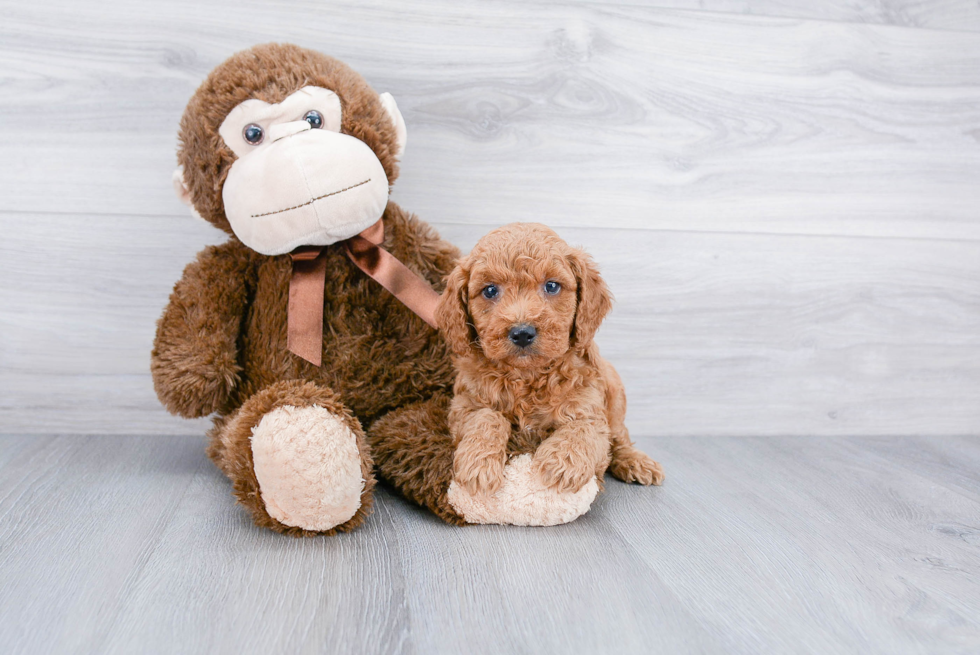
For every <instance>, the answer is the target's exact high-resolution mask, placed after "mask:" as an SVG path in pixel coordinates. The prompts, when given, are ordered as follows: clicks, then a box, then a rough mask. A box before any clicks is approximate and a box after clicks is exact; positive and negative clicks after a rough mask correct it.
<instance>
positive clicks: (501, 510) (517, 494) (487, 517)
mask: <svg viewBox="0 0 980 655" xmlns="http://www.w3.org/2000/svg"><path fill="white" fill-rule="evenodd" d="M598 493H599V484H598V482H597V481H596V479H595V478H592V479H591V480H590V481H589V483H588V484H586V485H585V486H584V487H582V488H581V489H579V490H578V491H576V492H575V493H559V492H557V491H554V490H552V489H549V488H547V487H545V486H544V485H543V484H542V482H541V480H540V479H539V477H538V475H537V474H536V473H535V472H534V470H533V469H532V467H531V455H529V454H525V455H519V456H517V457H515V458H514V459H512V460H510V461H509V462H508V463H507V466H506V467H505V468H504V484H503V486H502V487H501V488H500V489H499V490H497V493H495V494H494V495H492V496H485V497H477V496H472V495H470V493H469V492H468V491H466V490H465V489H464V488H463V487H461V486H460V485H457V484H456V482H455V481H454V482H452V483H450V485H449V494H448V498H449V504H450V505H452V507H453V509H454V510H456V512H457V513H459V515H460V516H462V517H463V518H464V519H466V521H467V522H469V523H497V524H504V525H525V526H530V525H537V526H543V525H560V524H562V523H569V522H571V521H574V520H575V519H577V518H578V517H580V516H582V515H583V514H585V513H586V512H587V511H588V510H589V507H591V506H592V501H593V500H595V497H596V494H598Z"/></svg>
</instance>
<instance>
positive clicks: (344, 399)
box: [151, 44, 459, 535]
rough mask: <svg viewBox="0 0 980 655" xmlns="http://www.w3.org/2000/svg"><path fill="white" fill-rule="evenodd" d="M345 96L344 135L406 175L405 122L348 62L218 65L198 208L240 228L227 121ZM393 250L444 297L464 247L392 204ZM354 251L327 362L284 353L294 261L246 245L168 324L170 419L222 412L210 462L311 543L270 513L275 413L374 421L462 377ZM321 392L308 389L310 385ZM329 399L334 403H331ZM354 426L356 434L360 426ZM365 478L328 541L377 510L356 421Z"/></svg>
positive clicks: (191, 163)
mask: <svg viewBox="0 0 980 655" xmlns="http://www.w3.org/2000/svg"><path fill="white" fill-rule="evenodd" d="M310 84H313V85H318V86H323V87H325V88H329V89H332V90H334V91H335V92H336V93H337V94H338V95H339V96H340V99H341V104H342V107H343V123H342V131H343V132H344V133H346V134H350V135H352V136H355V137H357V138H359V139H361V140H362V141H364V142H365V143H366V144H367V145H368V146H370V147H371V148H372V150H373V151H374V152H375V154H376V155H377V156H378V158H379V159H380V161H381V163H382V165H383V166H384V168H385V171H386V172H387V174H388V180H389V182H393V181H394V180H395V177H396V176H397V164H396V161H395V159H394V157H393V154H392V153H393V152H395V148H396V147H397V141H396V135H395V131H394V127H393V126H392V124H391V121H390V119H389V118H388V115H387V114H386V112H385V111H384V109H383V107H382V106H381V103H380V100H379V99H378V96H377V94H376V93H375V92H374V91H372V90H371V89H370V87H369V86H368V85H367V84H366V83H365V82H364V80H363V79H361V78H360V76H358V75H357V74H356V73H354V72H353V71H352V70H351V69H349V68H348V67H347V66H346V65H344V64H342V63H341V62H338V61H336V60H333V59H331V58H329V57H326V56H324V55H321V54H319V53H315V52H311V51H308V50H303V49H300V48H297V47H295V46H284V45H275V44H273V45H266V46H259V47H256V48H253V49H251V50H247V51H245V52H242V53H239V54H237V55H235V56H233V57H232V58H231V59H229V60H228V61H226V62H225V63H224V64H222V65H220V66H218V67H217V68H216V69H215V70H214V71H213V72H212V73H211V74H210V75H209V76H208V78H207V80H205V82H204V83H203V84H202V85H201V87H200V88H199V89H198V91H197V93H195V95H194V97H193V98H192V99H191V101H190V103H189V104H188V107H187V110H186V112H185V114H184V118H183V120H182V121H181V132H180V144H181V145H180V150H179V152H178V159H179V161H180V163H181V164H182V165H183V166H184V175H185V181H186V182H187V184H188V186H189V188H190V191H191V197H192V199H193V202H194V205H195V207H196V209H197V210H198V211H199V213H200V214H201V215H202V216H203V217H204V218H205V219H207V220H209V221H210V222H211V223H213V224H214V225H215V226H217V227H219V228H221V229H224V230H226V231H229V232H230V227H229V224H228V221H227V219H226V217H225V214H224V207H223V204H222V197H221V189H222V185H223V183H224V180H225V176H226V175H227V173H228V169H229V168H230V166H231V164H232V163H233V162H234V159H235V156H234V154H233V153H232V152H231V150H229V149H228V148H227V147H226V146H225V145H224V142H223V141H222V140H221V138H220V136H219V135H218V127H219V126H220V124H221V122H222V121H223V120H224V117H225V115H226V114H227V113H228V112H229V111H230V110H231V109H232V108H233V107H235V106H236V105H237V104H239V103H240V102H242V101H243V100H246V99H248V98H259V99H261V100H264V101H266V102H270V103H275V102H279V101H281V100H282V99H284V98H285V97H287V96H288V95H289V94H291V93H293V92H294V91H296V90H298V89H299V88H301V87H303V86H306V85H310ZM383 218H384V225H385V242H384V247H385V248H387V249H388V250H389V251H390V252H392V254H394V255H395V257H397V258H398V259H400V260H401V261H402V262H404V263H405V264H406V265H407V266H408V267H409V268H411V269H412V270H414V271H416V272H417V273H419V274H421V275H422V276H423V277H425V278H426V279H428V280H429V282H430V283H432V284H433V286H435V287H436V288H437V289H441V288H442V280H443V278H444V277H445V275H446V274H447V273H448V272H449V271H450V270H451V268H452V266H453V264H454V262H455V260H456V259H457V257H458V256H459V251H458V250H457V249H456V248H455V247H454V246H452V245H451V244H449V243H447V242H445V241H442V240H441V239H440V238H439V236H438V235H437V234H436V233H435V231H433V230H432V229H431V228H430V227H429V226H427V225H426V224H425V223H423V222H421V221H420V220H418V219H417V218H416V217H415V216H412V215H410V214H408V213H407V212H405V211H403V210H402V209H400V208H399V207H398V206H397V205H395V204H394V203H388V206H387V209H386V210H385V213H384V217H383ZM343 248H344V246H343V245H342V244H335V245H332V246H328V247H327V248H326V257H327V276H326V285H325V293H324V307H323V315H324V330H323V365H322V366H320V367H319V368H318V367H314V366H313V365H311V364H309V363H308V362H306V361H304V360H302V359H300V358H299V357H297V356H295V355H293V354H292V353H290V352H289V351H288V350H287V348H286V307H287V297H288V289H289V279H290V273H291V270H292V265H291V261H290V258H289V256H288V255H283V256H275V257H269V256H265V255H260V254H258V253H256V252H255V251H252V250H250V249H249V248H247V247H245V246H244V245H242V243H241V242H239V241H238V239H236V238H235V237H234V236H232V237H231V238H230V239H229V241H228V242H227V243H225V244H223V245H220V246H216V247H211V248H207V249H205V250H204V251H203V252H202V253H201V254H200V255H199V256H198V258H197V261H196V262H193V263H192V264H190V265H189V266H188V267H187V268H186V269H185V270H184V274H183V277H182V278H181V279H180V281H178V282H177V284H176V285H175V287H174V291H173V294H172V295H171V297H170V302H169V304H168V306H167V308H166V309H165V310H164V312H163V315H162V316H161V318H160V320H159V322H158V325H157V335H156V340H155V343H154V348H153V353H152V361H151V370H152V373H153V383H154V388H155V389H156V391H157V394H158V396H159V397H160V399H161V401H162V402H163V403H164V405H165V406H166V407H167V409H168V410H170V411H171V412H173V413H175V414H179V415H181V416H186V417H196V416H205V415H208V414H211V413H217V414H218V417H217V418H216V420H215V427H214V429H212V430H211V432H210V437H211V440H212V443H211V447H210V448H209V454H210V455H211V456H212V457H213V458H214V460H215V461H216V462H217V464H218V465H219V466H220V467H221V469H222V470H223V471H224V472H225V473H226V474H227V475H228V477H229V478H230V479H231V481H232V484H233V487H234V489H235V494H236V495H237V496H238V498H239V500H240V501H241V502H242V503H243V504H244V505H245V506H246V507H248V509H249V511H251V512H252V515H253V517H254V518H255V520H256V523H258V524H259V525H262V526H265V527H269V528H272V529H274V530H277V531H279V532H284V533H287V534H296V535H300V534H308V533H307V532H305V531H303V530H300V529H298V528H291V527H289V526H285V525H282V524H280V523H278V522H277V521H275V519H272V518H271V517H270V516H269V515H268V513H267V512H266V511H265V508H264V507H263V506H262V501H261V497H260V496H259V495H258V493H257V482H256V481H255V474H254V471H253V469H252V455H251V450H250V445H249V441H248V436H249V434H250V430H251V428H252V427H255V425H257V423H258V421H259V420H260V419H261V416H262V414H263V413H264V412H267V411H270V410H271V409H274V408H275V407H278V406H281V405H283V404H293V405H298V406H304V405H308V404H311V403H313V402H316V403H317V404H320V405H321V406H325V407H327V408H328V409H332V410H334V411H335V412H337V413H338V414H339V415H340V416H343V417H345V420H348V419H349V420H350V421H354V419H353V417H357V418H358V419H359V420H360V424H363V425H371V423H372V422H374V421H375V420H377V419H378V418H380V417H382V416H384V415H385V414H386V413H388V412H390V411H392V410H393V409H395V408H399V407H403V406H406V405H410V404H412V403H417V402H419V401H424V400H427V399H429V398H431V397H432V396H433V395H434V394H437V393H440V392H443V393H444V392H447V391H448V390H449V388H450V387H451V384H452V380H453V377H454V373H453V369H452V365H451V362H450V359H449V353H448V350H447V347H446V344H445V343H444V341H443V340H442V339H441V338H440V337H439V335H438V333H437V332H436V331H434V330H433V329H432V328H430V327H429V326H428V325H426V324H425V323H424V322H423V321H422V320H421V319H420V318H418V317H417V316H416V315H415V314H413V313H412V312H411V311H409V310H408V309H407V308H406V307H405V306H404V305H402V304H401V303H400V302H399V301H398V300H396V299H395V298H394V297H393V296H392V295H391V294H390V293H388V292H387V291H385V290H384V289H383V288H382V287H381V286H380V285H379V284H378V283H377V282H375V281H374V280H372V279H370V278H368V277H367V276H366V275H364V273H362V272H361V271H360V269H358V268H357V267H356V266H354V265H353V264H352V263H351V262H350V260H349V259H348V258H347V256H346V255H345V253H344V250H343ZM307 383H309V384H307ZM323 403H327V404H326V405H324V404H323ZM352 429H353V428H352ZM355 433H356V434H358V435H361V436H359V441H358V448H359V450H360V452H361V455H362V468H363V467H366V468H364V470H365V471H368V473H366V474H365V480H366V485H365V492H364V493H365V495H364V504H363V505H362V508H361V509H360V510H358V514H357V515H356V516H355V517H354V518H353V519H351V520H350V521H349V522H347V523H345V524H344V525H343V526H339V527H338V528H335V529H334V530H331V531H329V532H331V533H332V532H334V531H336V530H346V529H350V528H352V527H354V526H355V525H357V524H359V523H360V522H361V521H363V518H364V515H366V513H367V511H368V510H369V509H370V490H371V487H372V486H373V479H372V478H371V477H370V473H369V470H370V462H371V456H370V452H369V448H368V446H367V444H366V443H365V442H364V439H363V433H362V432H361V429H360V425H358V427H357V429H356V430H355Z"/></svg>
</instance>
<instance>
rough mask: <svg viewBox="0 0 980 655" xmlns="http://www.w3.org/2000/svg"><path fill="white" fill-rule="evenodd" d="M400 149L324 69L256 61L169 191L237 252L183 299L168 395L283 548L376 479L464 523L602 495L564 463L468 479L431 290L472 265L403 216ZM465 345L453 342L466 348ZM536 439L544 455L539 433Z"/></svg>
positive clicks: (201, 105) (514, 463) (239, 74)
mask: <svg viewBox="0 0 980 655" xmlns="http://www.w3.org/2000/svg"><path fill="white" fill-rule="evenodd" d="M405 139H406V133H405V124H404V121H403V120H402V117H401V114H400V113H399V111H398V108H397V106H396V104H395V101H394V100H393V99H392V98H391V96H390V95H388V94H382V95H378V94H377V93H375V92H374V91H373V90H371V88H370V87H369V86H368V85H367V84H366V83H365V81H364V80H363V79H362V78H361V77H360V76H359V75H357V74H356V73H355V72H354V71H352V70H351V69H350V68H349V67H347V66H346V65H344V64H343V63H341V62H339V61H336V60H334V59H331V58H330V57H327V56H325V55H322V54H320V53H317V52H313V51H310V50H305V49H302V48H298V47H296V46H290V45H277V44H269V45H263V46H257V47H255V48H252V49H250V50H246V51H244V52H240V53H238V54H236V55H234V56H232V57H231V58H230V59H228V60H227V61H225V62H224V63H222V64H221V65H219V66H218V67H217V68H216V69H215V70H214V71H212V72H211V74H210V75H209V76H208V78H207V79H206V80H205V81H204V83H203V84H202V85H201V87H200V88H199V89H198V90H197V92H196V93H195V94H194V96H193V97H192V98H191V100H190V102H189V104H188V106H187V109H186V110H185V112H184V116H183V118H182V120H181V125H180V144H179V148H178V162H179V167H178V168H177V171H176V172H175V174H174V184H175V188H176V190H177V193H178V195H179V196H180V197H181V198H182V199H183V200H184V201H185V202H186V203H187V204H189V205H190V206H191V207H192V210H193V213H195V214H196V215H198V216H199V217H201V218H202V219H204V220H206V221H207V222H209V223H211V224H212V225H214V226H215V227H217V228H219V229H221V230H224V231H225V232H227V233H228V234H229V235H230V238H229V240H228V241H227V242H226V243H224V244H223V245H220V246H216V247H210V248H207V249H205V250H204V251H203V252H201V253H200V254H199V255H198V257H197V261H195V262H193V263H191V264H190V265H189V266H187V268H186V269H185V270H184V274H183V277H182V278H181V279H180V280H179V281H178V282H177V284H176V285H175V287H174V291H173V293H172V295H171V297H170V301H169V304H168V305H167V307H166V309H165V310H164V312H163V315H162V317H161V318H160V320H159V322H158V325H157V334H156V339H155V342H154V348H153V353H152V359H151V370H152V374H153V382H154V387H155V389H156V392H157V394H158V396H159V398H160V400H161V401H162V402H163V404H164V405H165V406H166V407H167V409H168V410H169V411H171V412H173V413H175V414H178V415H180V416H185V417H200V416H208V415H214V417H215V418H214V424H213V427H212V428H211V430H210V431H209V433H208V438H209V445H208V455H209V456H210V457H211V458H212V459H213V460H214V462H215V463H216V464H217V465H218V467H219V468H220V469H221V470H222V471H223V472H224V473H225V474H226V475H227V476H228V478H229V479H230V480H231V483H232V488H233V492H234V495H235V496H236V497H237V499H238V501H239V502H240V503H241V504H242V505H243V506H244V507H245V508H247V509H248V511H249V512H250V513H251V515H252V518H253V520H254V521H255V523H256V524H258V525H260V526H264V527H267V528H270V529H273V530H276V531H278V532H282V533H286V534H290V535H295V536H300V535H314V534H333V533H336V532H339V531H348V530H351V529H353V528H355V527H356V526H358V525H360V524H361V523H363V521H364V520H365V518H366V516H367V515H368V513H369V511H370V509H371V505H372V495H371V494H372V489H373V487H374V485H375V479H374V471H375V465H377V467H376V470H377V472H378V473H380V475H381V477H383V478H384V479H386V480H388V481H389V482H391V483H392V484H393V485H394V487H395V488H396V489H397V490H398V491H399V492H401V493H402V494H403V495H405V496H406V497H407V498H409V499H410V500H413V501H415V502H417V503H419V504H422V505H424V506H426V507H429V508H431V509H432V510H433V511H435V512H436V513H437V514H438V515H439V516H441V517H442V518H444V519H445V520H447V521H449V522H452V523H458V524H462V523H478V522H510V523H521V524H528V525H531V524H535V525H542V524H551V523H560V522H564V521H567V520H571V519H573V518H575V517H576V516H578V515H580V514H581V513H582V512H583V511H585V509H587V508H588V505H589V503H591V501H592V499H593V498H594V497H595V494H596V492H597V490H598V487H599V485H601V478H602V476H601V470H600V469H601V468H603V467H601V466H599V463H596V466H595V469H594V474H595V475H593V476H583V475H582V471H581V467H579V466H576V467H575V470H574V471H571V470H569V471H568V472H567V473H562V472H561V471H560V470H559V469H560V468H561V467H560V463H559V462H558V461H557V460H554V461H552V462H551V463H552V464H555V466H550V467H545V468H541V467H540V466H538V467H537V468H535V467H533V466H532V465H531V464H532V463H533V462H532V461H531V460H530V458H528V457H525V458H524V459H521V458H520V457H518V458H516V459H513V460H511V462H510V463H508V464H507V466H506V467H504V466H503V462H502V461H501V458H500V456H499V452H498V453H495V454H494V455H493V457H495V458H496V459H491V460H490V461H489V462H488V469H487V470H488V471H489V473H488V474H487V473H485V474H482V475H481V474H479V473H477V474H476V476H475V477H474V474H473V471H474V470H476V469H474V468H473V467H472V466H470V467H460V466H456V468H455V469H454V460H455V459H456V458H457V449H456V443H455V441H454V438H453V437H452V435H451V434H450V431H449V405H450V402H451V389H452V385H453V380H454V377H455V372H454V370H453V366H452V363H451V361H450V351H449V348H448V346H447V343H446V341H445V340H444V339H443V338H441V337H440V335H439V333H438V332H436V330H435V329H434V328H433V327H432V326H433V325H434V324H435V323H436V319H435V318H434V316H433V312H434V311H435V308H436V303H437V302H438V300H439V299H438V296H437V295H436V292H435V291H433V289H441V288H443V285H444V280H445V278H446V276H447V275H448V274H449V273H450V271H451V270H452V268H453V266H454V264H455V262H456V260H457V259H458V257H459V252H458V250H457V249H456V248H455V247H454V246H452V245H451V244H449V243H446V242H445V241H442V240H441V239H440V238H439V236H438V235H437V234H436V233H435V231H434V230H432V229H431V228H430V227H429V226H427V225H426V224H425V223H423V222H421V221H420V220H418V219H417V218H416V217H415V216H413V215H411V214H408V213H407V212H405V211H403V210H402V209H401V208H399V207H398V206H397V205H395V204H394V203H392V202H389V200H388V192H389V188H390V186H391V184H393V183H394V181H395V178H396V177H397V174H398V166H397V161H398V159H399V157H400V155H401V153H402V151H403V149H404V147H405ZM467 261H470V262H472V261H473V259H472V258H471V259H469V260H467ZM457 278H458V275H457ZM454 279H456V278H454ZM573 286H574V285H573ZM459 293H460V288H459V286H458V284H457V285H456V286H454V287H453V289H452V294H453V297H454V298H455V297H456V296H458V295H459ZM409 307H411V309H409ZM447 315H448V314H447ZM576 329H578V328H576ZM459 334H460V329H459V326H458V325H447V335H448V336H449V337H450V339H451V341H453V343H454V347H455V348H457V349H460V347H461V345H460V342H459ZM588 341H589V339H587V338H585V337H584V336H583V337H578V341H576V343H579V344H585V343H586V342H588ZM365 428H367V429H366V430H365ZM542 434H543V433H542ZM525 436H526V437H527V440H526V443H524V446H523V450H522V452H528V453H530V452H531V451H532V450H533V445H536V442H537V440H540V436H541V435H539V434H537V433H536V434H535V435H525ZM522 438H523V437H522ZM545 443H547V442H545ZM466 448H469V450H467V451H465V452H469V453H470V457H471V459H472V457H473V456H475V455H477V454H478V452H477V451H476V450H475V449H473V448H471V447H466ZM372 453H374V455H375V456H374V458H372ZM616 462H617V460H616V458H615V453H614V458H613V471H614V472H615V471H616V470H617V469H616V468H615V467H616ZM471 464H473V465H474V466H475V463H474V462H472V461H471ZM576 464H578V462H576ZM454 470H456V471H463V472H464V473H465V475H466V477H465V479H463V480H461V481H460V484H458V485H456V484H454V483H453V474H454ZM542 472H545V473H546V476H545V477H542V475H541V473H542ZM585 477H588V478H589V479H588V480H586V481H585V483H584V485H581V486H580V485H579V483H580V482H582V481H583V480H584V479H585ZM501 478H502V479H503V480H504V481H503V482H502V483H501V482H500V480H501ZM480 481H483V482H486V484H478V483H479V482H480ZM494 489H496V493H495V494H493V495H492V499H490V498H489V497H488V495H487V494H486V493H483V492H485V491H489V490H494ZM454 503H455V504H454Z"/></svg>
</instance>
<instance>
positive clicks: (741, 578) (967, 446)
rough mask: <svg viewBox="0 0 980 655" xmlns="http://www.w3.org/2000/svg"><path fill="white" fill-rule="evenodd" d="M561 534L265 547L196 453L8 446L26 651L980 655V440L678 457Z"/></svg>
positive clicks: (7, 571)
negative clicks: (659, 474) (660, 475)
mask: <svg viewBox="0 0 980 655" xmlns="http://www.w3.org/2000/svg"><path fill="white" fill-rule="evenodd" d="M640 445H641V446H642V447H643V448H644V449H646V450H647V451H649V452H650V453H653V454H654V455H656V456H657V458H658V459H659V460H661V461H662V462H663V463H664V466H665V468H666V471H667V475H668V478H667V482H666V483H665V485H664V486H663V487H661V488H659V489H658V488H643V487H637V486H626V485H624V484H622V483H619V482H617V481H615V480H612V479H610V480H609V481H608V489H607V492H606V493H605V494H604V495H602V496H600V497H599V499H598V500H597V502H596V503H595V505H594V506H593V509H592V510H591V511H590V512H589V513H588V514H586V515H585V516H584V517H583V518H581V519H579V520H578V521H576V522H574V523H572V524H569V525H567V526H561V527H556V528H513V527H498V526H495V527H482V526H473V527H467V528H455V527H449V526H446V525H444V524H442V523H441V522H440V521H438V520H437V519H435V518H433V517H432V516H431V515H430V514H427V513H425V512H423V511H421V510H419V509H417V508H415V507H413V506H410V505H408V504H407V503H405V502H404V501H402V500H400V499H399V498H397V497H395V496H393V495H391V494H389V493H387V492H385V491H382V493H380V494H379V498H378V507H377V509H376V511H375V513H374V514H373V516H372V517H371V518H370V520H369V521H368V523H367V524H366V525H365V526H364V527H363V528H362V529H360V530H358V531H356V532H354V533H351V534H348V535H342V536H338V537H334V538H319V539H293V538H289V537H282V536H279V535H276V534H273V533H271V532H268V531H265V530H260V529H258V528H255V527H254V526H252V525H251V523H250V522H249V520H248V519H247V517H246V515H245V513H244V511H243V510H242V509H240V508H239V507H237V506H235V505H234V504H233V503H232V502H231V499H230V495H229V489H228V484H227V482H226V480H225V479H224V478H223V477H222V476H221V474H220V473H219V472H218V471H217V470H216V469H215V468H214V467H213V466H212V465H211V464H210V462H209V461H207V459H206V458H205V456H204V453H203V448H202V444H201V442H200V440H199V439H197V438H194V437H185V436H180V437H176V436H169V437H166V436H164V437H161V436H86V437H70V436H60V437H36V436H26V437H3V438H0V571H2V580H0V644H4V647H3V651H4V652H5V653H41V652H59V653H69V652H70V653H136V652H147V653H158V652H168V653H273V652H280V653H289V652H303V653H340V652H351V653H791V652H792V653H803V652H810V653H841V652H847V653H891V654H895V653H930V654H934V653H975V652H978V650H980V557H978V552H980V439H976V438H949V439H923V438H888V437H882V438H871V437H866V438H835V437H827V438H805V437H797V438H738V437H728V438H717V437H716V438H689V437H688V438H684V437H675V438H661V439H642V440H641V441H640Z"/></svg>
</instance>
